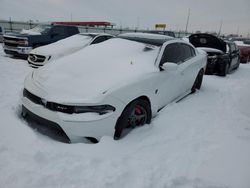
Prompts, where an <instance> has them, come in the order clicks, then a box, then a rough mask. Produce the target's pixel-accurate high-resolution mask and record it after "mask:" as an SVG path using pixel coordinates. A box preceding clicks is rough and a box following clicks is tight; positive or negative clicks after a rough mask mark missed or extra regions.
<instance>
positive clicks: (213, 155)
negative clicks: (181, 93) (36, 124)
mask: <svg viewBox="0 0 250 188" xmlns="http://www.w3.org/2000/svg"><path fill="white" fill-rule="evenodd" d="M114 50H115V51H116V50H117V49H114ZM30 71H31V68H30V67H29V66H28V65H27V62H26V61H23V60H17V59H12V58H9V57H7V56H5V55H4V54H3V52H0V86H1V87H0V187H8V188H20V187H25V188H34V187H35V188H57V187H58V188H59V187H60V188H64V187H65V188H78V187H83V188H93V187H94V188H95V187H98V188H117V187H119V188H127V187H131V188H152V187H156V188H194V187H197V188H225V187H227V188H249V187H250V168H249V164H250V158H249V156H250V147H249V145H250V116H249V111H250V110H249V105H248V104H249V99H248V98H247V96H249V94H250V93H249V90H248V88H249V85H250V74H249V71H250V65H249V64H246V65H241V66H240V68H239V70H238V71H236V72H234V73H232V74H229V75H228V76H227V77H217V76H205V77H204V83H203V86H202V88H201V90H200V91H199V92H197V93H195V94H194V95H189V96H188V97H186V98H185V99H183V100H182V101H180V102H178V103H173V104H171V105H168V106H167V107H166V108H164V109H163V110H162V111H161V112H160V113H159V114H158V116H157V117H156V118H154V119H153V121H152V123H151V124H150V125H146V126H143V127H140V128H137V129H134V130H133V131H132V132H130V133H129V134H128V135H127V136H126V137H125V138H123V139H122V140H120V141H114V140H113V139H112V138H111V137H103V138H102V139H101V141H100V142H99V143H98V144H87V143H78V144H63V143H60V142H57V141H54V140H52V139H50V138H48V137H47V136H44V135H41V134H40V133H38V132H37V131H35V130H32V129H30V128H29V127H28V126H27V123H26V122H25V121H23V120H22V119H20V117H19V113H20V108H19V105H18V104H19V95H20V91H21V89H22V87H23V79H24V77H25V75H26V74H28V73H29V72H30Z"/></svg>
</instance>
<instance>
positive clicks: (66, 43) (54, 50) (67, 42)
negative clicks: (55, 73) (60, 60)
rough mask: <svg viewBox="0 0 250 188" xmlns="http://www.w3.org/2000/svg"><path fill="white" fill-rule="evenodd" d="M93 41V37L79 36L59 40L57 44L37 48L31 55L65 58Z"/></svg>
mask: <svg viewBox="0 0 250 188" xmlns="http://www.w3.org/2000/svg"><path fill="white" fill-rule="evenodd" d="M91 40H92V37H89V36H83V35H79V34H77V35H73V36H71V37H68V38H65V39H62V40H59V41H57V42H55V43H52V44H49V45H46V46H41V47H38V48H35V49H34V50H32V51H31V52H30V53H31V54H36V55H43V56H52V57H53V58H54V57H57V56H59V57H60V56H65V55H68V54H70V53H73V52H75V51H77V50H79V49H81V48H84V47H85V46H87V45H88V44H89V43H90V41H91Z"/></svg>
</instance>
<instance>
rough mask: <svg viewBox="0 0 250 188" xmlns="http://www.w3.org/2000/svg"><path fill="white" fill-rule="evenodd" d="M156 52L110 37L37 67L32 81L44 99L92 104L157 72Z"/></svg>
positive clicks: (141, 45) (157, 51) (138, 44)
mask: <svg viewBox="0 0 250 188" xmlns="http://www.w3.org/2000/svg"><path fill="white" fill-rule="evenodd" d="M158 53H159V47H155V48H153V47H152V46H151V48H149V47H146V45H145V44H143V43H139V42H134V41H129V40H125V39H118V38H116V39H115V38H114V39H110V40H108V41H105V42H103V43H100V44H95V45H91V46H89V47H87V48H84V49H82V50H80V51H78V52H76V53H74V54H71V55H69V56H66V57H64V58H61V59H58V60H56V61H54V63H50V64H47V65H46V66H44V67H41V68H39V69H38V70H36V71H35V72H34V74H33V81H34V82H35V84H36V85H39V87H40V88H41V89H42V90H43V91H46V92H45V93H47V95H46V99H47V100H50V101H54V102H59V103H68V102H70V103H81V102H85V103H86V102H92V101H93V100H94V99H95V98H98V97H100V96H102V95H104V94H107V93H109V91H110V90H112V89H114V88H117V87H118V88H119V87H122V85H127V84H129V83H131V82H134V81H138V79H140V77H142V76H145V74H147V73H151V72H156V71H159V69H158V68H157V67H156V66H155V60H156V58H157V55H158ZM138 89H140V88H138ZM128 92H130V91H128Z"/></svg>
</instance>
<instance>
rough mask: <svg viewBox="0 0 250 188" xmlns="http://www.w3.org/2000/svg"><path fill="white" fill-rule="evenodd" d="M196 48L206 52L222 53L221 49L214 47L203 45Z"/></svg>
mask: <svg viewBox="0 0 250 188" xmlns="http://www.w3.org/2000/svg"><path fill="white" fill-rule="evenodd" d="M198 49H201V50H203V51H205V52H207V53H217V54H223V51H221V50H218V49H215V48H205V47H198Z"/></svg>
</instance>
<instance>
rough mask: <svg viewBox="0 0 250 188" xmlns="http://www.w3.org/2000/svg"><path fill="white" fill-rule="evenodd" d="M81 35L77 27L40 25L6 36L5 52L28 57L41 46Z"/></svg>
mask: <svg viewBox="0 0 250 188" xmlns="http://www.w3.org/2000/svg"><path fill="white" fill-rule="evenodd" d="M77 33H79V30H78V28H77V27H76V26H63V25H38V26H36V27H34V28H33V29H30V30H23V31H22V32H20V33H18V34H16V33H9V34H6V35H4V46H3V48H4V52H5V53H6V54H11V55H15V56H22V57H27V56H28V53H29V52H30V51H31V50H32V49H34V48H36V47H39V46H43V45H47V44H50V43H53V42H56V41H58V40H61V39H64V38H67V37H69V36H72V35H75V34H77Z"/></svg>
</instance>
